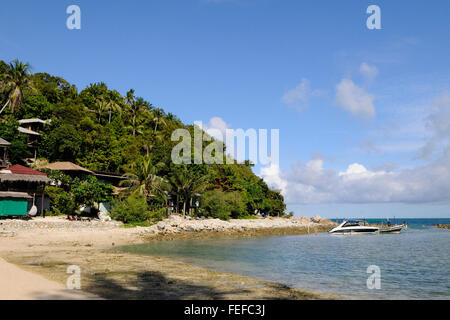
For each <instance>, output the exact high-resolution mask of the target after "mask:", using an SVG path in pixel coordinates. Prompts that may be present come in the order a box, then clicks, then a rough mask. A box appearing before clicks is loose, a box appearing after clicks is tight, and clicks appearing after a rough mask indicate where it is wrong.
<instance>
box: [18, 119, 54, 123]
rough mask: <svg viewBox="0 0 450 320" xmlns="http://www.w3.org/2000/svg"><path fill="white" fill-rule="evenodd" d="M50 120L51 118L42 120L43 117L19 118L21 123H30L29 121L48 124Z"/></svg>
mask: <svg viewBox="0 0 450 320" xmlns="http://www.w3.org/2000/svg"><path fill="white" fill-rule="evenodd" d="M48 122H50V120H41V119H22V120H19V124H28V123H42V124H46V123H48Z"/></svg>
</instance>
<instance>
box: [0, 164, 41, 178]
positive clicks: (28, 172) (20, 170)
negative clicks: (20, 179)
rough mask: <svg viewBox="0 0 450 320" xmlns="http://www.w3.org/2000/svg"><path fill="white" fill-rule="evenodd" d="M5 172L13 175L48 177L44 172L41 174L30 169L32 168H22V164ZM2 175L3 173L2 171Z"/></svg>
mask: <svg viewBox="0 0 450 320" xmlns="http://www.w3.org/2000/svg"><path fill="white" fill-rule="evenodd" d="M4 171H11V173H13V174H26V175H31V176H47V175H46V174H45V173H43V172H39V171H36V170H33V169H30V168H27V167H24V166H21V165H20V164H16V165H14V166H11V167H9V168H7V169H6V170H4ZM0 173H1V171H0Z"/></svg>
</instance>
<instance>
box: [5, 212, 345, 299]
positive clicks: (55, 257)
mask: <svg viewBox="0 0 450 320" xmlns="http://www.w3.org/2000/svg"><path fill="white" fill-rule="evenodd" d="M330 227H331V225H330V222H329V221H327V220H322V221H317V220H316V221H311V220H309V219H308V218H303V219H281V218H271V219H258V220H231V221H229V222H224V221H220V220H213V219H210V220H200V219H198V220H197V219H196V220H194V219H190V220H188V219H187V220H184V219H182V218H181V217H178V216H173V217H171V218H170V219H166V220H165V221H164V222H163V223H159V224H158V225H154V226H151V227H145V228H144V227H136V228H124V227H123V226H122V225H121V224H120V223H116V222H107V223H102V222H99V221H95V222H94V221H93V222H68V221H67V220H65V219H64V218H62V217H48V218H45V219H43V218H37V219H34V220H31V221H21V220H1V221H0V257H1V258H2V259H1V260H0V282H1V284H2V286H1V289H0V299H52V300H53V299H99V298H100V299H329V298H336V297H332V296H324V295H320V294H316V293H313V292H307V291H302V290H299V289H294V288H289V287H287V286H285V285H283V284H278V283H274V282H270V281H265V280H259V279H252V278H249V277H244V276H240V275H235V274H229V273H223V272H216V271H212V270H207V269H204V268H200V267H197V266H193V265H189V264H186V263H183V262H179V261H175V260H172V259H168V258H164V257H153V256H140V255H134V254H130V253H124V252H121V251H118V250H114V249H115V248H116V247H117V246H120V245H129V244H140V243H146V242H149V241H171V240H177V239H196V238H211V237H214V238H219V237H223V238H226V237H256V236H270V235H291V234H292V235H293V234H307V233H314V232H320V231H326V230H328V229H330ZM73 265H75V266H78V267H79V268H80V270H81V275H80V279H81V290H68V289H66V282H67V279H68V277H70V276H71V274H68V273H67V269H68V267H69V266H73Z"/></svg>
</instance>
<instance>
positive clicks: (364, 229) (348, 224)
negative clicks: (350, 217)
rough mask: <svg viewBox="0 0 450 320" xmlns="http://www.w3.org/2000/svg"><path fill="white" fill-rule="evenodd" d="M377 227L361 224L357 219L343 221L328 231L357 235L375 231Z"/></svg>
mask: <svg viewBox="0 0 450 320" xmlns="http://www.w3.org/2000/svg"><path fill="white" fill-rule="evenodd" d="M378 230H379V228H377V227H370V226H362V225H361V224H360V223H359V222H358V221H344V222H342V223H341V224H340V225H339V226H337V227H336V228H334V229H331V230H330V231H328V232H329V233H331V234H340V235H358V234H373V233H377V232H378Z"/></svg>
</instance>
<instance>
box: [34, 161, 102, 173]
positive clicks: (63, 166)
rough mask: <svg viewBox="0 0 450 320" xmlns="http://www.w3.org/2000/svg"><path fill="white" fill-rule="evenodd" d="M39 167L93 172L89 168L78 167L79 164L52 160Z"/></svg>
mask: <svg viewBox="0 0 450 320" xmlns="http://www.w3.org/2000/svg"><path fill="white" fill-rule="evenodd" d="M41 168H47V169H50V170H55V171H83V172H87V173H90V174H94V172H92V171H91V170H88V169H85V168H83V167H80V166H79V165H76V164H75V163H72V162H54V163H49V164H47V165H44V166H42V167H41Z"/></svg>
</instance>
